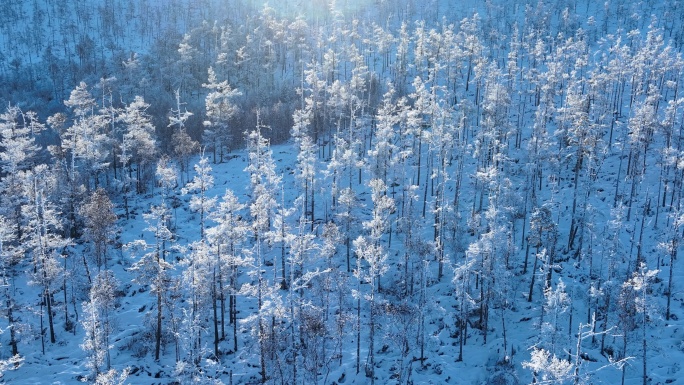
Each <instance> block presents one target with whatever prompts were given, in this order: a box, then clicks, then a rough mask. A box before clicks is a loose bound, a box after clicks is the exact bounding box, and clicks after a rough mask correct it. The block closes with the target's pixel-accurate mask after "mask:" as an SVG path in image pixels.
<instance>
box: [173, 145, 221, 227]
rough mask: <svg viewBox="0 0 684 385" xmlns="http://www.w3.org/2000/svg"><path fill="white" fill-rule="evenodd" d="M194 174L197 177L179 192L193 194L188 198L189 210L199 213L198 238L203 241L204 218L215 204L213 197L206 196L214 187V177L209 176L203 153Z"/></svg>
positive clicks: (206, 160)
mask: <svg viewBox="0 0 684 385" xmlns="http://www.w3.org/2000/svg"><path fill="white" fill-rule="evenodd" d="M195 172H196V173H197V175H195V176H194V177H193V179H192V180H191V181H190V182H188V184H187V185H185V187H183V189H181V192H182V193H183V194H190V193H192V194H193V195H192V197H191V198H190V210H192V211H195V212H197V213H199V216H200V218H199V221H200V238H201V239H204V235H205V234H204V227H205V220H206V216H207V215H208V213H209V211H210V210H211V208H212V207H214V205H215V204H216V198H215V197H209V196H207V191H209V189H211V188H212V187H214V176H213V175H212V174H211V172H212V169H211V166H210V165H209V160H208V159H207V157H205V156H204V153H202V154H201V156H200V160H199V163H197V164H196V165H195Z"/></svg>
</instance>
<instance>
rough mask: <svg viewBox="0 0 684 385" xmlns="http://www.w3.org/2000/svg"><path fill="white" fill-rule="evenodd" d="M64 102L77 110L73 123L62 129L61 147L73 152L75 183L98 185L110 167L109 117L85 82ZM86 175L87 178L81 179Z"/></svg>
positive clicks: (71, 164) (71, 168) (72, 177)
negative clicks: (107, 130) (100, 177)
mask: <svg viewBox="0 0 684 385" xmlns="http://www.w3.org/2000/svg"><path fill="white" fill-rule="evenodd" d="M64 104H65V105H66V106H67V107H69V108H70V109H71V110H72V112H73V121H72V124H71V126H68V127H66V128H65V129H64V130H63V131H61V132H60V138H61V146H62V148H63V149H64V150H65V151H67V152H68V153H69V161H68V166H67V168H68V170H69V178H70V181H71V183H73V184H74V185H76V186H78V185H80V184H83V185H85V186H86V187H87V188H89V187H90V186H92V185H95V187H97V185H98V178H99V174H100V173H101V172H102V171H103V170H104V169H105V168H106V167H107V160H106V159H107V155H108V153H109V152H108V144H109V143H110V139H111V138H109V137H108V136H107V135H106V133H105V128H106V127H107V126H108V124H109V116H108V115H101V114H99V113H98V111H97V107H98V106H97V102H96V101H95V99H94V98H93V96H92V94H91V93H90V91H89V90H88V85H87V84H86V83H84V82H81V83H80V84H79V85H78V86H77V87H76V88H75V89H74V90H72V91H71V94H70V96H69V99H68V100H65V101H64ZM77 170H81V171H80V173H81V174H80V178H86V179H85V180H81V179H79V171H77Z"/></svg>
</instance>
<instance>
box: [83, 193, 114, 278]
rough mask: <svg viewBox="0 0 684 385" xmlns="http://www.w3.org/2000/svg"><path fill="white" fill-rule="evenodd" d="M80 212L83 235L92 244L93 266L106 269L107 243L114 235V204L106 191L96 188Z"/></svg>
mask: <svg viewBox="0 0 684 385" xmlns="http://www.w3.org/2000/svg"><path fill="white" fill-rule="evenodd" d="M80 214H81V216H82V217H83V219H84V224H85V236H86V239H88V240H89V241H90V242H91V243H92V246H93V249H94V250H93V254H94V257H95V266H97V270H98V271H99V270H100V268H104V270H107V268H108V267H107V259H108V258H109V257H108V255H107V245H108V244H110V243H111V242H112V240H113V237H114V232H115V224H116V219H117V218H116V214H115V213H114V204H113V203H112V201H111V200H110V199H109V196H108V195H107V192H106V191H105V190H104V189H102V188H98V189H97V190H95V191H94V192H93V193H92V194H91V196H90V199H88V201H87V202H86V203H85V204H84V205H83V206H81V209H80Z"/></svg>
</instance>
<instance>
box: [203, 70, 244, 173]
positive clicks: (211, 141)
mask: <svg viewBox="0 0 684 385" xmlns="http://www.w3.org/2000/svg"><path fill="white" fill-rule="evenodd" d="M208 72H209V79H208V81H207V83H204V84H202V87H204V88H207V89H209V93H207V96H206V98H205V108H206V116H207V120H205V121H204V134H203V137H204V145H205V146H208V147H209V148H210V149H211V151H212V153H213V157H214V163H216V154H217V153H218V156H219V158H218V159H219V162H221V163H223V157H224V155H225V152H229V151H230V150H231V148H230V146H231V143H232V142H233V139H234V138H233V132H232V130H231V127H230V125H229V121H230V119H231V118H232V117H233V116H234V115H235V114H236V113H237V112H238V107H237V105H236V104H235V102H234V101H233V99H235V98H236V97H237V96H240V95H241V93H240V91H238V90H236V89H233V88H232V87H231V86H230V85H229V84H228V81H227V80H224V81H221V82H219V81H218V79H217V78H216V73H215V72H214V69H213V68H212V67H209V70H208Z"/></svg>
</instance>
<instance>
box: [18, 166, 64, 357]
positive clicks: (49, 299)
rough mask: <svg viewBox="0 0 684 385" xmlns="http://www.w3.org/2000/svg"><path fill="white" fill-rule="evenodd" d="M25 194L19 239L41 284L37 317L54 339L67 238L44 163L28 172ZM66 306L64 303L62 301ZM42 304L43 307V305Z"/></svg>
mask: <svg viewBox="0 0 684 385" xmlns="http://www.w3.org/2000/svg"><path fill="white" fill-rule="evenodd" d="M25 178H26V181H25V183H24V188H25V190H24V192H23V193H24V194H25V196H26V197H27V198H28V203H27V204H26V205H25V206H22V214H23V216H24V217H25V218H26V224H25V225H24V226H25V227H24V231H23V233H22V239H21V242H22V244H23V245H24V247H26V251H27V252H28V253H29V255H30V257H31V262H32V267H33V269H32V274H31V282H32V283H33V284H34V285H36V286H38V287H39V288H40V291H41V294H40V318H41V322H43V317H44V316H45V315H47V323H48V331H49V337H50V342H51V343H53V344H54V343H55V342H56V341H57V339H56V334H55V322H54V312H55V309H54V308H53V306H54V301H55V300H54V295H53V294H54V293H55V292H56V291H57V290H58V288H59V282H60V278H62V274H64V272H63V269H62V266H61V264H60V261H59V258H60V254H59V253H60V252H61V250H62V248H63V247H65V246H66V245H67V244H68V243H69V241H68V239H65V238H64V237H63V236H62V234H63V229H62V223H61V221H60V218H59V215H58V210H57V207H56V205H55V204H54V203H53V202H51V201H50V200H49V199H48V197H49V196H50V193H51V188H52V186H53V185H54V179H53V178H51V177H50V176H49V170H48V169H47V167H46V166H38V167H36V168H35V169H34V170H31V171H29V172H27V174H26V176H25ZM64 305H65V306H66V304H64ZM44 307H45V309H43V308H44ZM41 341H42V342H43V344H42V350H43V352H45V335H44V334H43V332H42V330H41Z"/></svg>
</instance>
